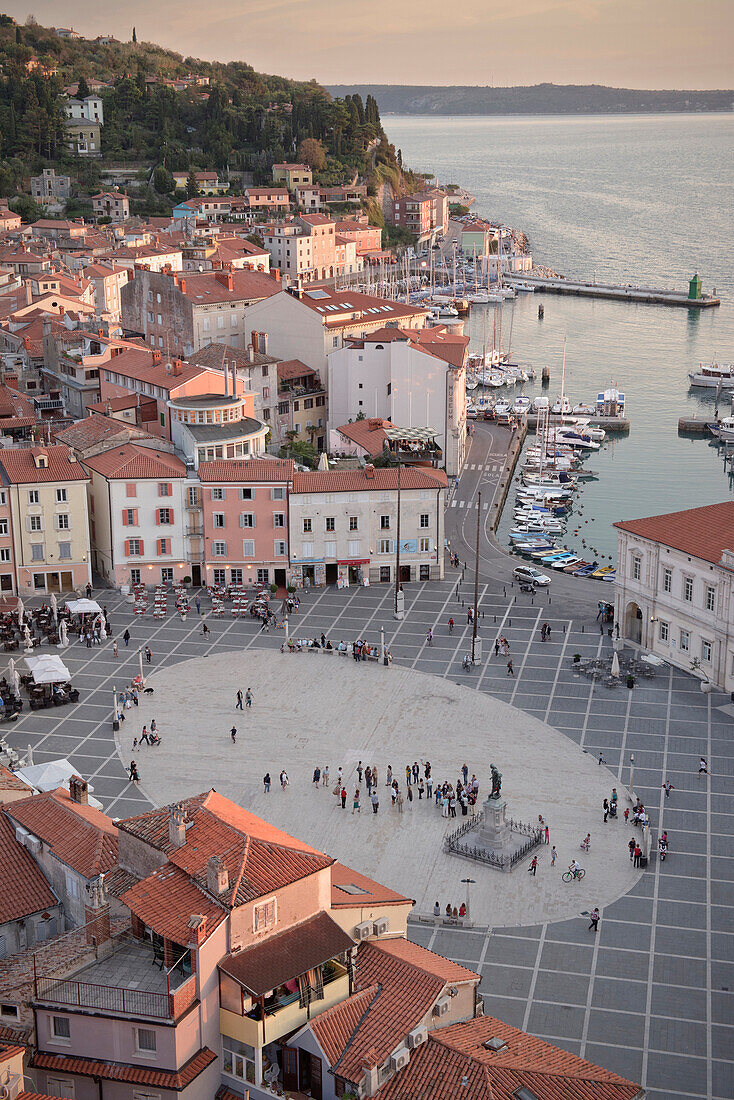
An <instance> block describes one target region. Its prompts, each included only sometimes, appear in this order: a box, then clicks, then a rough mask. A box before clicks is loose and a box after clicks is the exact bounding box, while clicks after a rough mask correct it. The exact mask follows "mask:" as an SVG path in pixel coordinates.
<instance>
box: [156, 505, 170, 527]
mask: <svg viewBox="0 0 734 1100" xmlns="http://www.w3.org/2000/svg"><path fill="white" fill-rule="evenodd" d="M158 522H159V523H164V524H166V523H170V522H171V509H170V508H159V509H158Z"/></svg>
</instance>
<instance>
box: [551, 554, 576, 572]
mask: <svg viewBox="0 0 734 1100" xmlns="http://www.w3.org/2000/svg"><path fill="white" fill-rule="evenodd" d="M581 561H582V559H581V558H579V557H577V556H576V555H575V554H572V555H571V560H570V561H567V562H564V561H563V560H561V561H552V562H551V563H550V566H551V569H558V570H559V572H560V571H561V570H564V569H568V567H569V566H570V565H579V564H580V562H581Z"/></svg>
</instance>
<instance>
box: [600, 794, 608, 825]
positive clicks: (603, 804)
mask: <svg viewBox="0 0 734 1100" xmlns="http://www.w3.org/2000/svg"><path fill="white" fill-rule="evenodd" d="M601 805H602V810H603V811H604V824H605V825H606V823H607V818H608V817H609V799H608V798H605V799H604V801H603V802H602V804H601Z"/></svg>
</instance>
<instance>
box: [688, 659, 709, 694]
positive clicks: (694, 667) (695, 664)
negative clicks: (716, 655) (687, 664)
mask: <svg viewBox="0 0 734 1100" xmlns="http://www.w3.org/2000/svg"><path fill="white" fill-rule="evenodd" d="M691 672H695V673H696V674H697V675H698V677H699V679H700V680H701V691H702V692H703V693H704V695H710V694H711V692H712V691H713V690H714V685H713V684H712V683H711V681H710V680H709V678H708V676H707V674H706V670H705V669H704V668H702V667H701V659H700V657H694V658H693V660H692V661H691Z"/></svg>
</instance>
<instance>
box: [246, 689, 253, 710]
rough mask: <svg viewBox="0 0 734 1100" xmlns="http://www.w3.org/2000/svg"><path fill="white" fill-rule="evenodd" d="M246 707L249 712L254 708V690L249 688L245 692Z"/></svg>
mask: <svg viewBox="0 0 734 1100" xmlns="http://www.w3.org/2000/svg"><path fill="white" fill-rule="evenodd" d="M245 706H246V707H247V709H248V710H250V709H251V707H252V688H248V689H247V691H246V692H245Z"/></svg>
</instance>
